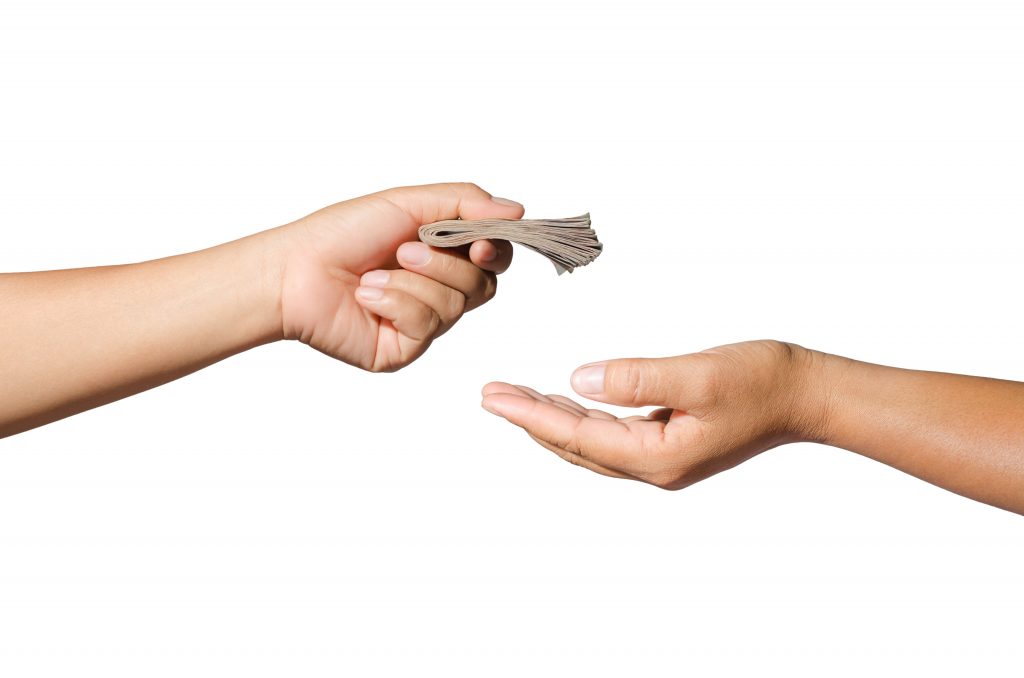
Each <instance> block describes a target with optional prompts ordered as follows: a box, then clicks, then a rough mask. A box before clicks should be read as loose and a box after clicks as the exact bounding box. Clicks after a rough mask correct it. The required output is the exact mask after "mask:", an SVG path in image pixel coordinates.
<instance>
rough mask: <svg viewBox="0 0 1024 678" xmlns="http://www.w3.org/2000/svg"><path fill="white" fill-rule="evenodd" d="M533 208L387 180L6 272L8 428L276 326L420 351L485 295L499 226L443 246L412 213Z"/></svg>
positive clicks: (347, 350) (269, 337)
mask: <svg viewBox="0 0 1024 678" xmlns="http://www.w3.org/2000/svg"><path fill="white" fill-rule="evenodd" d="M522 214H523V207H522V205H519V204H518V203H515V202H512V201H508V200H503V199H501V198H492V197H491V196H490V194H488V193H486V192H485V191H483V190H482V189H480V188H479V187H477V186H474V185H472V184H435V185H431V186H413V187H407V188H398V189H390V190H387V191H381V192H380V193H374V194H372V195H368V196H364V197H362V198H356V199H354V200H349V201H346V202H342V203H338V204H337V205H332V206H330V207H327V208H324V209H322V210H320V211H318V212H315V213H314V214H311V215H309V216H307V217H304V218H302V219H300V220H298V221H296V222H294V223H291V224H288V225H286V226H282V227H280V228H276V229H272V230H269V231H264V232H262V233H258V234H256V235H253V236H250V237H247V238H243V239H241V240H236V241H234V242H230V243H226V244H224V245H219V246H217V247H213V248H210V249H206V250H202V251H200V252H193V253H191V254H184V255H181V256H175V257H169V258H167V259H159V260H156V261H148V262H144V263H139V264H130V265H126V266H107V267H101V268H83V269H75V270H67V271H45V272H38V273H8V274H2V275H0V437H3V436H8V435H12V434H15V433H18V432H20V431H24V430H26V429H29V428H32V427H34V426H40V425H42V424H45V423H47V422H50V421H54V420H56V419H60V418H62V417H66V416H69V415H72V414H75V413H76V412H81V411H83V410H86V409H89V408H91V407H96V406H98V405H102V404H104V403H108V402H111V401H113V400H117V399H118V398H123V397H125V396H127V395H130V394H132V393H137V392H139V391H142V390H145V389H148V388H151V387H153V386H156V385H158V384H162V383H165V382H167V381H170V380H172V379H176V378H178V377H180V376H183V375H185V374H188V373H190V372H193V371H195V370H198V369H200V368H202V367H205V366H207V365H209V364H211V363H214V362H216V361H218V360H221V359H223V358H226V357H228V356H230V355H233V354H235V353H238V352H240V351H244V350H246V349H248V348H251V347H254V346H257V345H259V344H263V343H267V342H271V341H276V340H278V339H297V340H300V341H303V342H305V343H307V344H310V345H311V346H312V347H314V348H316V349H317V350H319V351H322V352H324V353H326V354H328V355H330V356H332V357H334V358H337V359H339V360H343V361H345V362H348V363H350V364H352V365H355V366H357V367H360V368H363V369H366V370H371V371H392V370H397V369H399V368H401V367H403V366H405V365H407V364H409V363H410V362H412V361H413V360H415V359H416V358H418V357H419V356H420V355H422V353H423V352H424V351H426V349H427V348H428V347H429V346H430V343H431V342H432V341H433V340H434V339H435V338H436V337H438V336H440V335H441V334H443V333H444V332H446V331H447V330H448V329H450V328H451V327H452V325H454V324H455V322H457V321H458V320H459V318H460V317H461V316H462V314H463V313H464V312H465V311H468V310H471V309H473V308H475V307H476V306H479V305H480V304H483V303H485V302H486V301H488V300H489V299H490V298H491V297H492V296H493V295H494V292H495V289H496V277H495V276H496V274H497V273H500V272H502V271H504V270H505V269H506V268H507V267H508V265H509V263H510V261H511V257H512V250H511V246H510V245H509V244H508V243H507V242H503V241H494V242H491V241H480V242H476V243H474V244H473V245H472V247H470V248H468V249H467V250H466V251H464V252H461V251H454V250H437V249H433V248H429V247H427V246H426V245H424V244H423V243H420V242H418V241H417V239H416V230H417V228H418V227H419V226H420V225H422V224H424V223H429V222H432V221H438V220H441V219H452V218H458V217H463V218H470V219H473V218H486V217H500V218H509V219H516V218H519V217H521V216H522Z"/></svg>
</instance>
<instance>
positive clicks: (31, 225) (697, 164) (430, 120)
mask: <svg viewBox="0 0 1024 678" xmlns="http://www.w3.org/2000/svg"><path fill="white" fill-rule="evenodd" d="M1022 34H1024V8H1022V6H1021V4H1020V3H1018V2H979V1H977V0H974V1H966V0H965V1H963V2H935V1H921V2H723V1H721V0H719V1H714V2H662V3H658V2H647V1H643V0H633V1H631V2H621V3H599V2H593V1H591V2H559V1H552V0H545V1H543V2H515V3H507V4H502V5H498V4H493V5H488V4H486V3H483V2H434V3H426V2H422V3H417V2H408V3H401V2H372V3H371V2H365V3H350V4H347V3H341V2H338V3H320V4H318V3H310V2H306V3H302V2H277V3H266V2H263V3H260V2H252V1H247V2H241V1H239V2H223V1H217V2H210V1H204V2H180V1H179V2H161V3H154V2H67V3H59V2H48V1H39V0H32V1H21V0H17V1H14V2H12V1H11V0H4V2H3V4H2V5H0V97H2V102H0V229H2V231H0V233H2V239H0V270H8V271H9V270H32V269H40V268H59V267H72V266H80V265H92V264H101V263H115V262H126V261H137V260H143V259H146V258H153V257H158V256H162V255H166V254H171V253H177V252H183V251H189V250H193V249H198V248H202V247H205V246H208V245H212V244H215V243H218V242H222V241H225V240H229V239H233V238H235V237H238V236H241V235H244V234H247V233H250V232H253V231H256V230H261V229H264V228H268V227H272V226H276V225H279V224H282V223H285V222H287V221H291V220H293V219H295V218H297V217H299V216H302V215H303V214H306V213H308V212H311V211H313V210H315V209H317V208H319V207H321V206H323V205H326V204H330V203H332V202H336V201H338V200H342V199H345V198H348V197H353V196H356V195H360V194H363V193H367V192H371V191H373V190H377V189H380V188H386V187H389V186H394V185H402V184H409V183H425V182H433V181H444V180H465V181H475V182H477V183H479V184H480V185H482V186H483V187H484V188H485V189H487V190H489V191H491V192H493V193H494V194H496V195H501V196H506V197H509V198H513V199H516V200H519V201H521V202H523V203H524V204H525V205H526V207H527V215H528V216H534V217H562V216H569V215H573V214H578V213H580V212H583V211H587V210H589V211H590V212H592V214H593V218H594V224H595V227H596V229H597V230H598V233H599V234H600V236H601V238H602V240H603V241H604V242H605V247H606V249H605V253H604V255H603V256H602V257H601V259H600V260H599V261H598V262H597V263H596V264H594V265H593V266H590V267H588V268H586V269H582V270H580V271H578V272H577V273H575V274H573V275H565V276H562V277H556V276H555V273H554V271H553V270H552V268H551V266H550V264H548V263H547V262H546V261H544V260H543V259H541V258H540V257H538V256H536V255H533V254H532V253H529V252H524V251H520V252H519V253H518V256H517V261H516V262H515V266H514V267H513V269H512V270H511V271H510V272H509V273H508V274H507V275H505V276H504V277H503V279H502V284H501V289H500V291H499V295H498V297H497V299H495V301H494V302H493V303H491V304H489V305H488V306H487V307H485V308H483V309H481V310H479V311H476V312H474V313H472V314H470V315H469V316H467V317H466V318H465V320H464V322H463V323H462V324H461V326H460V327H458V328H456V329H455V330H454V331H453V332H451V333H450V334H449V335H447V336H445V337H444V338H443V340H441V341H439V342H438V343H437V344H436V345H435V346H434V347H433V348H432V349H431V350H430V352H429V353H428V354H427V355H426V356H425V357H424V358H423V359H421V360H420V361H419V362H417V363H415V364H414V365H413V366H411V367H409V368H408V369H406V370H403V371H402V372H400V373H397V374H393V375H370V374H364V373H360V372H358V371H356V370H355V369H353V368H350V367H348V366H346V365H343V364H340V363H335V362H332V361H331V360H330V359H328V358H326V357H325V356H323V355H321V354H318V353H316V352H314V351H310V350H308V349H306V348H305V347H304V346H301V345H297V344H278V345H272V346H266V347H263V348H260V349H258V350H255V351H252V352H250V353H249V354H246V355H242V356H237V357H235V358H232V359H229V360H227V361H226V362H224V363H221V364H218V365H215V366H213V367H211V368H209V369H207V370H205V371H203V372H201V373H199V374H196V375H193V376H191V377H188V378H186V379H184V380H181V381H179V382H176V383H173V384H170V385H168V386H165V387H162V388H159V389H156V390H155V391H152V392H149V393H145V394H142V395H139V396H136V397H133V398H130V399H128V400H125V401H123V402H119V403H116V404H113V405H110V406H107V407H104V408H101V409H99V410H96V411H93V412H89V413H86V414H82V415H79V416H76V417H73V418H71V419H68V420H65V421H62V422H59V423H56V424H53V425H51V426H47V427H45V428H43V429H39V430H36V431H32V432H28V433H24V434H22V435H18V436H15V437H13V438H10V439H7V440H4V441H2V442H0V674H2V675H4V676H35V675H40V676H42V675H47V676H49V675H53V676H56V675H103V676H121V675H123V676H128V675H131V676H140V675H145V676H171V675H174V676H180V675H218V676H223V675H247V676H253V675H297V676H319V675H339V674H340V675H359V676H373V675H422V674H437V675H473V676H480V675H597V674H618V675H670V674H677V673H681V672H686V673H692V674H694V675H751V674H755V673H756V674H759V675H760V674H770V675H771V674H774V675H815V676H818V675H823V674H826V675H843V674H846V675H863V674H864V673H866V672H868V671H869V670H870V671H872V672H873V673H883V674H885V673H888V674H916V675H923V674H930V675H939V674H945V673H949V674H960V675H967V674H970V675H989V676H993V675H1020V673H1019V671H1020V666H1021V663H1022V661H1024V644H1022V642H1021V638H1022V628H1021V619H1022V616H1021V615H1022V610H1024V581H1022V571H1024V522H1022V520H1021V518H1020V517H1018V516H1015V515H1012V514H1010V513H1006V512H1003V511H1000V510H998V509H995V508H991V507H988V506H984V505H981V504H978V503H975V502H972V501H970V500H967V499H963V498H960V497H958V496H955V495H953V494H950V493H947V492H945V491H943V490H940V489H937V488H934V487H932V486H929V485H926V484H924V483H922V482H920V481H918V480H916V479H914V478H911V477H909V476H905V475H903V474H901V473H900V472H897V471H894V470H892V469H889V468H887V467H884V466H882V465H879V464H877V463H875V462H872V461H869V460H866V459H864V458H860V457H858V456H856V455H854V454H851V453H848V452H843V451H840V450H834V449H829V448H824V447H818V446H814V445H794V446H790V447H787V448H782V449H778V450H774V451H772V452H769V453H767V454H765V455H762V456H761V457H758V458H756V459H754V460H752V461H750V462H748V463H746V464H744V465H743V466H741V467H739V468H737V469H735V470H732V471H729V472H728V473H725V474H723V475H720V476H718V477H715V478H712V479H710V480H707V481H705V482H703V483H701V484H699V485H697V486H694V487H692V488H690V489H687V490H685V491H683V492H679V493H668V492H663V491H661V490H657V489H654V488H651V487H648V486H643V485H640V484H634V483H629V482H624V481H616V480H610V479H606V478H602V477H599V476H596V475H593V474H591V473H588V472H586V471H583V470H581V469H579V468H576V467H573V466H571V465H568V464H565V463H564V462H562V461H561V460H559V459H557V458H556V457H554V456H553V455H551V454H549V453H548V452H546V451H544V450H543V449H541V448H539V447H537V446H535V445H534V444H533V443H532V442H531V441H530V440H529V439H528V438H527V437H526V436H525V435H523V434H522V432H521V431H518V430H516V429H514V428H512V427H511V426H509V425H507V424H505V423H504V422H502V421H501V420H499V419H497V418H495V417H493V416H491V415H489V414H487V413H485V412H484V411H483V410H481V409H479V406H478V405H479V389H480V387H481V386H482V385H483V384H484V383H485V382H487V381H490V380H493V379H502V380H509V381H513V382H518V383H525V384H530V385H532V386H535V387H537V388H538V389H541V390H543V391H545V392H568V376H569V374H570V372H571V371H572V369H573V368H574V367H575V366H577V365H578V364H580V363H583V362H587V361H592V360H598V359H602V358H610V357H620V356H631V355H670V354H678V353H686V352H690V351H696V350H700V349H703V348H707V347H710V346H713V345H717V344H721V343H727V342H732V341H739V340H743V339H755V338H766V337H770V338H779V339H785V340H790V341H795V342H798V343H802V344H804V345H807V346H811V347H814V348H818V349H823V350H827V351H831V352H835V353H841V354H845V355H850V356H854V357H858V358H861V359H864V360H870V361H875V362H882V363H886V364H894V365H901V366H908V367H919V368H928V369H936V370H946V371H955V372H965V373H970V374H982V375H990V376H1001V377H1004V378H1010V379H1019V380H1024V361H1022V359H1021V355H1020V347H1021V345H1022V342H1024V320H1022V315H1021V290H1022V284H1021V252H1022V238H1021V235H1020V229H1021V224H1022V223H1024V197H1022V196H1024V160H1022V158H1024V132H1022V125H1021V120H1024V40H1022V38H1021V36H1022ZM0 312H2V309H0Z"/></svg>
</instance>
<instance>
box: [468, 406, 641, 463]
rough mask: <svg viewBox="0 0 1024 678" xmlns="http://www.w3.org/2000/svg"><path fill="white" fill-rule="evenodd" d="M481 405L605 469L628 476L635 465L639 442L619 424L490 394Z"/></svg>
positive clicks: (626, 428) (627, 429)
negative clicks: (636, 449) (635, 450)
mask: <svg viewBox="0 0 1024 678" xmlns="http://www.w3.org/2000/svg"><path fill="white" fill-rule="evenodd" d="M482 405H483V407H484V409H486V410H487V411H489V412H492V413H494V414H497V415H498V416H500V417H503V418H504V419H506V420H507V421H509V422H511V423H513V424H515V425H516V426H519V427H520V428H522V429H524V430H525V431H526V432H527V433H529V434H530V435H531V436H533V437H535V438H539V439H541V440H543V441H545V442H547V443H550V444H551V445H554V446H555V447H558V448H560V449H563V450H566V451H568V452H572V453H574V454H577V455H579V456H580V457H581V458H583V459H586V460H588V461H592V462H594V463H595V464H599V465H601V466H604V467H605V468H609V469H612V470H615V471H621V472H625V473H630V469H631V467H634V466H636V464H637V459H636V455H635V454H634V453H633V451H634V449H635V448H638V447H639V441H638V440H637V438H636V436H635V435H634V434H633V432H632V431H630V430H629V428H628V427H627V426H626V425H625V424H622V423H620V422H618V421H615V420H609V419H595V418H593V417H588V416H585V415H583V414H579V413H573V412H570V411H569V410H567V409H564V408H562V407H559V406H558V405H556V404H554V403H550V402H543V401H541V400H536V399H534V398H530V397H528V396H525V395H513V394H511V393H505V392H493V390H492V392H490V393H488V394H487V395H485V396H484V399H483V403H482Z"/></svg>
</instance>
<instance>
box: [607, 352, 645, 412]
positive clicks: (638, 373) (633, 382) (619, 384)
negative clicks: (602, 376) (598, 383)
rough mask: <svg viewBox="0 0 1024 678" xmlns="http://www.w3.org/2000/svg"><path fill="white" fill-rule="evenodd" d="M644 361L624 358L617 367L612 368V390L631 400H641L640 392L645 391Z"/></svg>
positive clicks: (634, 401)
mask: <svg viewBox="0 0 1024 678" xmlns="http://www.w3.org/2000/svg"><path fill="white" fill-rule="evenodd" d="M643 365H644V363H642V362H641V361H639V360H623V361H620V362H618V363H616V364H615V369H612V370H610V372H611V374H610V375H609V376H610V384H609V386H610V387H611V392H612V393H616V394H620V395H622V396H623V397H625V398H627V399H628V400H629V402H632V403H638V404H639V402H640V394H641V393H642V392H643V390H642V388H643V384H644V382H645V379H644V372H645V368H644V366H643Z"/></svg>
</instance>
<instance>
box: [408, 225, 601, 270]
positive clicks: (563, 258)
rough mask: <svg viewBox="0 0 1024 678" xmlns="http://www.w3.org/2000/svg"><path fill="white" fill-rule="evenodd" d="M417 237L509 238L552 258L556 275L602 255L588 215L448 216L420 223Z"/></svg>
mask: <svg viewBox="0 0 1024 678" xmlns="http://www.w3.org/2000/svg"><path fill="white" fill-rule="evenodd" d="M419 236H420V240H422V241H423V242H425V243H426V244H428V245H432V246H434V247H458V246H460V245H468V244H469V243H471V242H473V241H475V240H510V241H512V242H515V243H519V244H520V245H522V246H523V247H528V248H530V249H531V250H533V251H534V252H539V253H541V254H543V255H544V256H545V257H547V258H548V259H550V260H551V262H552V263H553V264H554V265H555V269H556V270H557V271H558V273H559V274H561V273H563V272H564V271H569V272H570V273H572V271H573V269H574V268H576V267H577V266H586V265H587V264H589V263H590V262H592V261H593V260H594V259H597V257H598V255H600V254H601V247H602V246H601V243H600V241H598V239H597V234H596V233H595V232H594V229H592V228H591V227H590V214H589V213H588V214H583V215H580V216H578V217H572V218H570V219H450V220H447V221H436V222H434V223H432V224H427V225H425V226H421V227H420V230H419Z"/></svg>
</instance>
